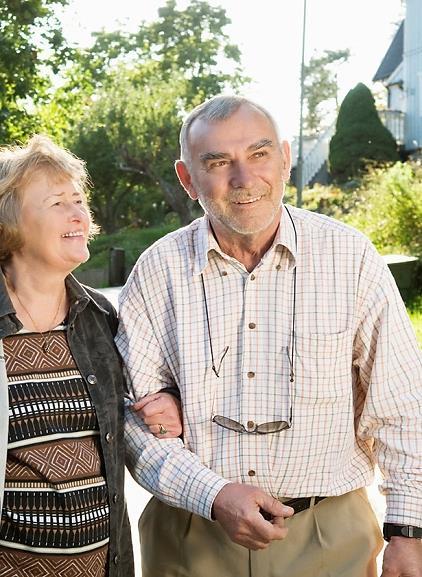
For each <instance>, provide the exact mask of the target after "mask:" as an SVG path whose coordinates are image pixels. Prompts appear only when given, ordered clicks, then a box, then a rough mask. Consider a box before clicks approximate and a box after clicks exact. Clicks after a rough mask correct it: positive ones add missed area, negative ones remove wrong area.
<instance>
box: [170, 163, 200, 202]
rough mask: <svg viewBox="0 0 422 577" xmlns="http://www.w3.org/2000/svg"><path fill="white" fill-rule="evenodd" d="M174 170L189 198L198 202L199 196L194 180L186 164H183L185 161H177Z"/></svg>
mask: <svg viewBox="0 0 422 577" xmlns="http://www.w3.org/2000/svg"><path fill="white" fill-rule="evenodd" d="M174 169H175V171H176V174H177V178H178V179H179V181H180V184H181V185H182V186H183V188H184V189H185V190H186V192H187V193H188V195H189V197H190V198H191V199H192V200H198V195H197V193H196V191H195V188H194V186H193V184H192V178H191V175H190V172H189V170H188V167H187V166H186V164H185V163H184V162H183V160H176V162H175V163H174Z"/></svg>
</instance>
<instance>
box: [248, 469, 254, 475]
mask: <svg viewBox="0 0 422 577" xmlns="http://www.w3.org/2000/svg"><path fill="white" fill-rule="evenodd" d="M248 475H249V477H255V475H256V473H255V471H254V470H253V469H251V470H250V471H248Z"/></svg>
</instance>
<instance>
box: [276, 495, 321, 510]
mask: <svg viewBox="0 0 422 577" xmlns="http://www.w3.org/2000/svg"><path fill="white" fill-rule="evenodd" d="M326 498H327V497H298V498H297V499H289V500H288V501H283V505H287V506H288V507H292V508H293V509H294V512H295V513H300V512H301V511H306V509H309V507H310V506H311V503H312V499H314V505H317V504H318V503H319V502H320V501H322V500H323V499H326Z"/></svg>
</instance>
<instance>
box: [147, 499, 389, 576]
mask: <svg viewBox="0 0 422 577" xmlns="http://www.w3.org/2000/svg"><path fill="white" fill-rule="evenodd" d="M286 523H287V525H288V527H289V533H288V535H287V538H286V539H284V540H283V541H274V542H273V543H271V544H270V546H269V547H268V549H266V550H264V551H250V550H248V549H245V548H244V547H241V546H240V545H236V544H235V543H232V541H230V539H229V538H228V537H227V536H226V534H225V532H224V531H223V529H222V528H221V526H220V525H219V523H213V522H211V521H208V520H206V519H204V518H202V517H199V516H197V515H193V514H192V513H187V512H186V511H183V510H181V509H175V508H173V507H169V506H168V505H165V504H164V503H161V502H160V501H158V500H157V499H156V498H154V497H153V498H152V499H151V500H150V502H149V503H148V505H147V506H146V508H145V510H144V512H143V514H142V516H141V518H140V521H139V532H140V536H141V559H142V577H376V557H377V555H378V553H379V552H380V551H381V549H382V546H383V539H382V535H381V531H380V529H379V526H378V522H377V520H376V517H375V515H374V512H373V510H372V507H371V505H370V504H369V501H368V498H367V496H366V490H365V489H358V490H357V491H353V492H351V493H347V494H346V495H342V496H340V497H332V498H329V499H325V500H324V501H321V502H320V503H318V505H316V506H313V507H311V508H310V509H307V510H306V511H303V512H301V513H298V514H296V515H294V516H293V517H292V518H291V519H288V520H287V521H286Z"/></svg>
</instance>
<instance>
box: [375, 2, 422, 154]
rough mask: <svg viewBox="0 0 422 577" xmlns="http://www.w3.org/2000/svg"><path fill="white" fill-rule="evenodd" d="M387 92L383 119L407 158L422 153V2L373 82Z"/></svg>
mask: <svg viewBox="0 0 422 577" xmlns="http://www.w3.org/2000/svg"><path fill="white" fill-rule="evenodd" d="M372 80H373V81H374V82H382V84H383V85H384V86H385V88H386V90H387V98H386V104H387V106H386V109H385V110H380V111H379V114H380V117H381V120H382V121H383V122H384V124H385V125H386V126H387V128H388V129H389V130H390V132H391V133H392V134H393V136H394V138H395V139H396V140H397V142H398V143H399V144H400V145H401V147H402V149H403V150H404V151H405V153H406V154H407V155H409V154H413V153H418V152H419V153H420V152H421V151H422V2H421V0H406V13H405V18H404V20H403V21H402V22H401V23H400V25H399V27H398V28H397V30H396V33H395V35H394V37H393V40H392V42H391V44H390V46H389V48H388V50H387V52H386V53H385V56H384V58H383V59H382V61H381V63H380V65H379V67H378V70H377V71H376V73H375V75H374V77H373V79H372Z"/></svg>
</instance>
